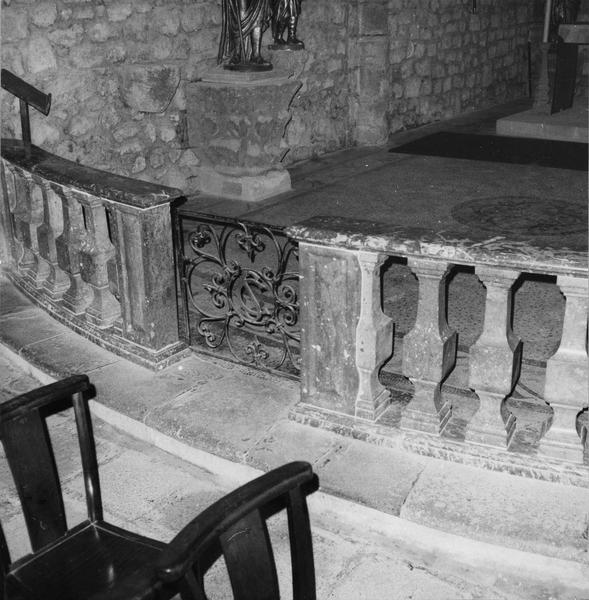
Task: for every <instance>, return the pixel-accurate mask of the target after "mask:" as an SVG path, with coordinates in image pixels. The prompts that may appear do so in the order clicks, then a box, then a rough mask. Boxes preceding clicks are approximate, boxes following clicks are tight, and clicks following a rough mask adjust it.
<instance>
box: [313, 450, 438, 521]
mask: <svg viewBox="0 0 589 600" xmlns="http://www.w3.org/2000/svg"><path fill="white" fill-rule="evenodd" d="M426 462H427V459H423V458H421V457H418V456H413V455H411V454H409V453H407V452H401V451H399V450H395V449H392V448H384V447H379V446H373V445H370V444H366V443H365V442H360V441H357V440H352V439H342V441H341V442H340V444H339V445H338V447H336V448H335V449H334V450H332V451H331V452H330V453H328V454H327V455H325V457H324V458H323V459H322V460H321V461H319V463H318V464H317V465H316V469H317V472H318V473H319V475H320V477H321V486H322V489H323V490H324V491H326V492H328V493H329V492H334V491H335V490H340V491H343V490H345V491H343V497H345V498H347V499H348V500H352V501H353V502H358V503H360V504H365V505H367V506H371V507H373V508H376V509H377V510H381V511H383V512H387V513H390V514H394V515H398V514H399V512H400V511H401V507H402V506H403V504H404V502H405V499H406V498H407V495H408V494H409V493H410V491H411V489H412V487H413V485H414V484H415V481H416V480H417V479H418V478H419V475H420V473H421V471H422V470H423V469H424V467H425V464H426ZM340 493H341V492H338V495H339V494H340Z"/></svg>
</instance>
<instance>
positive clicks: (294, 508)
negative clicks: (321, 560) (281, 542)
mask: <svg viewBox="0 0 589 600" xmlns="http://www.w3.org/2000/svg"><path fill="white" fill-rule="evenodd" d="M318 486H319V482H318V479H317V476H316V475H315V474H314V473H313V470H312V468H311V465H309V464H308V463H305V462H293V463H289V464H287V465H284V466H282V467H279V468H277V469H274V470H273V471H270V472H269V473H266V474H265V475H262V476H261V477H258V478H257V479H255V480H254V481H251V482H249V483H247V484H246V485H244V486H242V487H240V488H238V489H237V490H235V491H234V492H231V493H230V494H228V495H227V496H224V497H223V498H221V499H220V500H218V501H217V502H215V503H214V504H212V505H211V506H210V507H209V508H207V509H205V510H204V511H203V512H202V513H201V514H200V515H199V516H198V517H196V518H195V519H194V520H193V521H191V522H190V523H189V524H188V525H187V526H186V527H185V528H184V529H183V530H182V531H181V532H180V533H179V534H178V535H177V536H176V537H175V538H174V539H173V540H172V541H171V542H170V544H169V545H168V546H167V547H166V549H165V550H164V552H163V553H162V556H161V558H160V560H159V561H158V565H157V567H158V577H159V578H160V579H161V580H162V582H163V583H164V585H165V586H170V585H172V586H174V587H175V588H176V589H178V590H179V591H180V592H181V594H182V598H183V599H184V600H186V599H190V600H192V599H195V600H202V599H204V598H206V596H205V591H204V585H203V578H204V575H205V573H206V571H207V570H208V569H209V568H210V566H211V565H212V564H213V563H214V562H215V561H216V560H217V559H218V558H220V556H221V555H222V556H223V557H224V559H225V564H226V566H227V571H228V574H229V578H230V580H231V587H232V589H233V595H234V598H236V599H238V600H270V599H272V600H275V599H278V598H279V597H280V595H279V588H278V577H277V572H276V564H275V561H274V554H273V551H272V544H271V541H270V536H269V534H268V528H267V525H266V520H267V519H268V518H269V517H270V516H272V515H274V514H276V513H277V512H279V511H280V510H282V509H284V508H286V510H287V517H288V531H289V538H290V555H291V563H292V584H293V598H294V600H315V597H316V595H315V566H314V561H313V546H312V539H311V526H310V522H309V512H308V509H307V501H306V497H307V495H309V494H310V493H312V492H314V491H315V490H317V488H318Z"/></svg>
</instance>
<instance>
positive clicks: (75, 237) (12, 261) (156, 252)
mask: <svg viewBox="0 0 589 600" xmlns="http://www.w3.org/2000/svg"><path fill="white" fill-rule="evenodd" d="M1 174H2V195H3V199H2V202H1V204H0V228H1V230H2V246H1V247H0V256H1V257H2V262H3V263H5V271H6V273H7V275H8V276H9V277H10V278H11V279H12V281H13V282H14V283H15V284H16V285H17V286H18V287H19V289H21V290H22V291H23V292H25V293H26V294H27V295H28V296H29V297H30V298H31V299H33V300H34V301H35V302H36V303H37V304H38V305H39V306H41V307H42V308H44V309H45V310H47V311H48V312H49V313H50V314H51V315H53V316H54V317H56V318H57V319H59V320H60V321H62V322H64V323H66V324H67V325H68V326H70V327H71V328H72V329H73V330H75V331H77V332H78V333H81V334H82V335H84V336H86V337H88V338H89V339H91V340H92V341H94V342H96V343H98V344H100V345H101V346H103V347H105V348H107V349H109V350H111V351H114V352H116V353H118V354H119V355H122V356H125V357H127V358H129V359H131V360H134V361H136V362H139V363H140V364H144V365H145V366H148V367H151V368H160V367H163V366H165V365H166V364H168V363H169V362H170V361H171V360H174V359H175V358H176V357H178V356H179V355H180V354H181V353H182V351H183V350H184V349H185V344H184V343H183V342H182V341H180V340H179V337H178V322H177V304H176V283H175V275H174V254H173V248H172V233H171V219H170V203H171V202H172V201H173V200H174V199H176V198H178V197H180V196H181V192H180V191H178V190H175V189H171V188H166V187H164V186H159V185H154V184H151V183H148V182H144V181H137V180H134V179H129V178H127V177H121V176H118V175H113V174H110V173H106V172H104V171H99V170H97V169H93V168H90V167H86V166H82V165H79V164H77V163H74V162H71V161H68V160H65V159H63V158H60V157H57V156H55V155H52V154H50V153H48V152H45V151H44V150H42V149H40V148H37V147H35V146H32V147H31V150H30V152H27V151H26V149H25V147H24V145H23V144H22V142H18V141H15V140H2V172H1Z"/></svg>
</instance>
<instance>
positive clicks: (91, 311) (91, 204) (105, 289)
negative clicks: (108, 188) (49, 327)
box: [75, 193, 121, 327]
mask: <svg viewBox="0 0 589 600" xmlns="http://www.w3.org/2000/svg"><path fill="white" fill-rule="evenodd" d="M75 196H76V198H77V199H78V202H79V203H80V204H81V205H82V206H83V207H84V214H85V217H86V236H85V237H84V239H83V242H82V245H81V247H80V274H81V276H82V279H83V280H84V281H85V282H86V283H87V284H88V285H89V286H90V287H91V288H92V291H93V298H92V303H91V304H90V306H88V307H87V308H86V318H87V319H88V321H89V322H91V323H92V324H94V325H96V326H97V327H110V326H111V325H112V324H113V323H114V321H116V319H117V318H118V317H119V316H120V314H121V305H120V304H119V302H118V301H117V299H116V298H115V297H114V296H113V295H112V293H111V291H110V289H109V282H108V261H109V260H110V259H112V258H113V257H114V254H115V251H114V247H113V245H112V242H111V241H110V238H109V234H108V224H107V220H106V209H105V207H104V204H103V203H102V201H101V200H100V199H99V198H96V197H95V196H89V195H88V194H83V193H75Z"/></svg>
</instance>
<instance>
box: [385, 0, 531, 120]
mask: <svg viewBox="0 0 589 600" xmlns="http://www.w3.org/2000/svg"><path fill="white" fill-rule="evenodd" d="M394 4H396V5H398V7H399V9H398V10H396V11H394V14H393V15H392V19H391V22H390V26H389V34H390V35H389V37H390V40H391V42H390V48H389V61H390V67H391V70H390V81H391V92H392V93H391V104H390V105H389V118H390V123H389V127H390V130H391V131H397V130H400V129H404V128H407V127H414V126H417V125H421V124H422V123H424V122H427V121H432V120H434V121H435V120H439V119H444V118H448V117H451V116H455V115H457V114H460V113H464V112H468V111H472V110H475V109H478V108H483V107H487V106H492V105H494V104H500V103H502V102H505V101H506V100H509V99H513V98H517V97H521V96H525V95H526V94H527V60H528V59H527V40H528V32H530V33H531V35H532V39H534V41H535V42H536V44H535V46H537V42H539V33H540V27H539V25H540V23H541V22H542V17H543V15H542V4H543V2H536V3H534V2H522V1H521V0H520V1H517V0H516V1H513V0H484V1H478V2H477V3H476V4H477V11H476V13H473V12H472V2H470V1H469V2H448V1H447V0H446V1H445V0H429V1H422V2H410V1H406V0H397V1H396V2H394ZM416 6H417V8H416Z"/></svg>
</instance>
